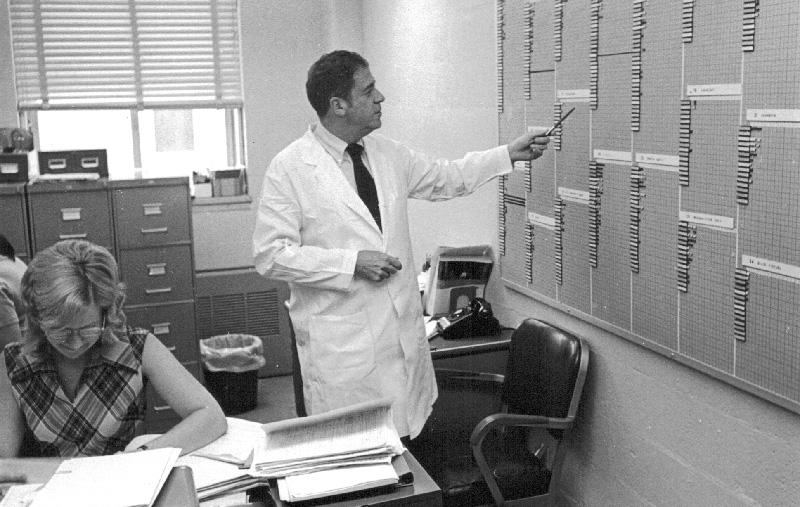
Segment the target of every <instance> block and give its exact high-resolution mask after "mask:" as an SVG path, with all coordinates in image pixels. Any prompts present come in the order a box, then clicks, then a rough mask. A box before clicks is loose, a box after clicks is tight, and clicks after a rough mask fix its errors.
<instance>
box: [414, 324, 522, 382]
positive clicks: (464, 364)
mask: <svg viewBox="0 0 800 507" xmlns="http://www.w3.org/2000/svg"><path fill="white" fill-rule="evenodd" d="M513 331H514V330H513V329H503V330H502V331H501V332H500V335H499V336H497V335H495V336H473V337H471V338H459V339H458V340H445V339H444V338H442V337H441V336H437V337H436V338H433V339H432V340H430V342H429V344H430V347H431V358H432V359H433V366H434V367H435V368H453V369H459V370H469V371H483V372H487V373H501V374H502V373H505V369H506V359H507V357H508V344H509V343H511V333H512V332H513Z"/></svg>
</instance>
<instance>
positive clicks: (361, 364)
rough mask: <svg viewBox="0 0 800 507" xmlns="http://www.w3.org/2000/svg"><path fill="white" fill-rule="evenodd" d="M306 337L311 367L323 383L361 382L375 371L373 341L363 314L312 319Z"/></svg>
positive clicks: (325, 316) (322, 316)
mask: <svg viewBox="0 0 800 507" xmlns="http://www.w3.org/2000/svg"><path fill="white" fill-rule="evenodd" d="M309 334H310V339H309V344H308V346H309V351H310V353H311V357H312V363H313V364H314V366H315V369H317V370H318V373H319V376H320V378H321V379H324V382H326V383H331V384H349V383H353V382H360V381H363V380H364V379H365V378H366V377H368V376H369V374H370V373H371V372H372V371H373V370H374V368H375V349H374V346H375V340H374V339H373V336H372V332H371V328H370V325H369V320H368V317H367V315H366V314H365V313H363V312H362V313H356V314H352V315H317V316H314V317H312V318H311V322H310V323H309Z"/></svg>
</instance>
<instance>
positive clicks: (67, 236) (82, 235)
mask: <svg viewBox="0 0 800 507" xmlns="http://www.w3.org/2000/svg"><path fill="white" fill-rule="evenodd" d="M87 236H88V234H87V233H85V232H81V233H79V234H59V235H58V239H86V237H87Z"/></svg>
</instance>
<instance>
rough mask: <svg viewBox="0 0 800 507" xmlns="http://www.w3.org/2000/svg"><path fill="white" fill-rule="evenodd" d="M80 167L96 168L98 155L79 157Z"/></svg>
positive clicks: (98, 164)
mask: <svg viewBox="0 0 800 507" xmlns="http://www.w3.org/2000/svg"><path fill="white" fill-rule="evenodd" d="M80 166H81V169H97V168H98V167H100V159H99V158H98V157H81V162H80Z"/></svg>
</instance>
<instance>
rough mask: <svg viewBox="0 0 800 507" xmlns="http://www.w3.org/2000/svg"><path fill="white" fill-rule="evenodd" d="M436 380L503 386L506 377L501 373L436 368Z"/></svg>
mask: <svg viewBox="0 0 800 507" xmlns="http://www.w3.org/2000/svg"><path fill="white" fill-rule="evenodd" d="M434 373H435V374H436V378H439V379H454V380H468V381H476V382H493V383H499V384H502V383H503V381H504V380H505V376H504V375H501V374H499V373H485V372H482V371H469V370H457V369H453V368H434Z"/></svg>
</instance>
